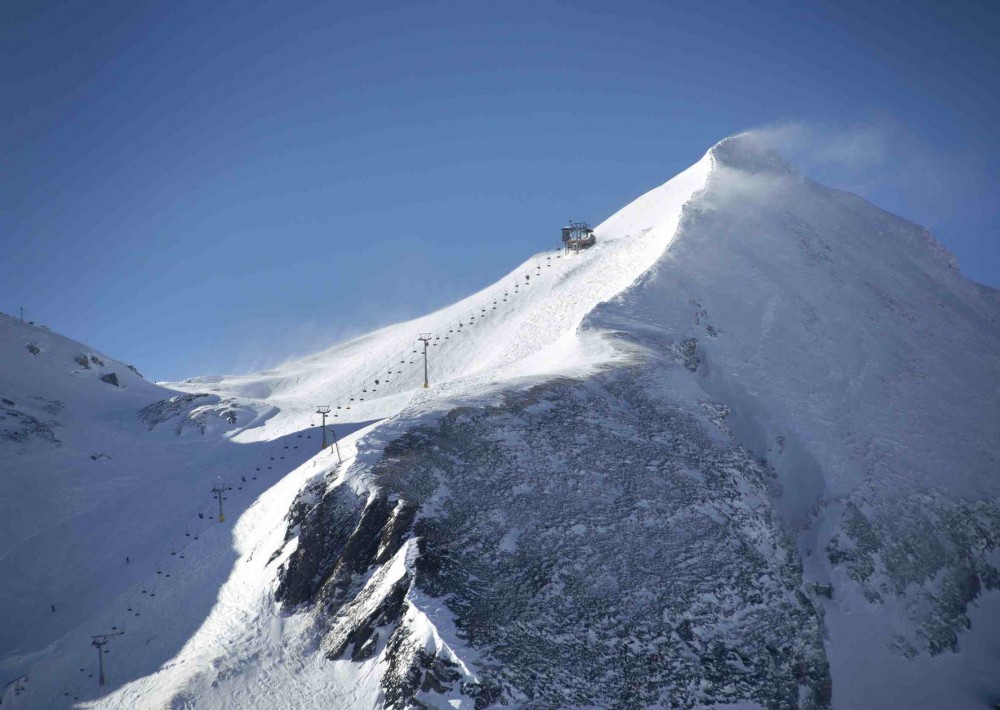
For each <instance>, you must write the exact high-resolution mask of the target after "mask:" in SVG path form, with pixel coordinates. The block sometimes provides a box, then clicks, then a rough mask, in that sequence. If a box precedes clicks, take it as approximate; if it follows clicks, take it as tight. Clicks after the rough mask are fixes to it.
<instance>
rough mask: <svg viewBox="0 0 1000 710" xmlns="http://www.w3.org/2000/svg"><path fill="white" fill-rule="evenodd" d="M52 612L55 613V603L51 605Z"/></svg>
mask: <svg viewBox="0 0 1000 710" xmlns="http://www.w3.org/2000/svg"><path fill="white" fill-rule="evenodd" d="M52 613H53V614H55V613H56V605H55V604H53V605H52Z"/></svg>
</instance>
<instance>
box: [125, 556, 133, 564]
mask: <svg viewBox="0 0 1000 710" xmlns="http://www.w3.org/2000/svg"><path fill="white" fill-rule="evenodd" d="M131 562H132V560H130V559H129V558H128V555H125V564H130V563H131Z"/></svg>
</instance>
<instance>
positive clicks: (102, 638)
mask: <svg viewBox="0 0 1000 710" xmlns="http://www.w3.org/2000/svg"><path fill="white" fill-rule="evenodd" d="M123 633H125V632H124V631H114V632H112V633H110V634H98V635H97V636H93V637H92V638H93V639H94V640H93V641H91V642H90V645H91V646H93V647H94V648H96V649H97V668H98V676H97V684H98V685H104V653H105V651H104V647H105V646H107V645H108V644H109V643H111V639H113V638H114V637H116V636H121V635H122V634H123Z"/></svg>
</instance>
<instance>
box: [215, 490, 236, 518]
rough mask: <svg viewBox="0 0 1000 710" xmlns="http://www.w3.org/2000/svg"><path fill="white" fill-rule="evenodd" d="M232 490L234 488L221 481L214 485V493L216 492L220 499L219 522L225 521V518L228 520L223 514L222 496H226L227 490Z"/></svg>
mask: <svg viewBox="0 0 1000 710" xmlns="http://www.w3.org/2000/svg"><path fill="white" fill-rule="evenodd" d="M230 490H232V488H230V487H229V486H224V485H222V484H221V483H216V484H215V485H214V486H212V493H214V494H215V497H216V498H218V499H219V522H220V523H222V522H225V520H226V519H225V517H223V515H222V496H224V495H225V494H226V491H230Z"/></svg>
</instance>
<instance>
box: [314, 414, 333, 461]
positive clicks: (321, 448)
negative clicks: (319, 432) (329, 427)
mask: <svg viewBox="0 0 1000 710" xmlns="http://www.w3.org/2000/svg"><path fill="white" fill-rule="evenodd" d="M329 413H330V407H329V406H327V405H325V404H323V405H320V406H317V407H316V414H318V415H320V416H321V417H323V443H322V444H321V445H320V447H319V450H320V451H322V450H323V449H325V448H326V415H327V414H329Z"/></svg>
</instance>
